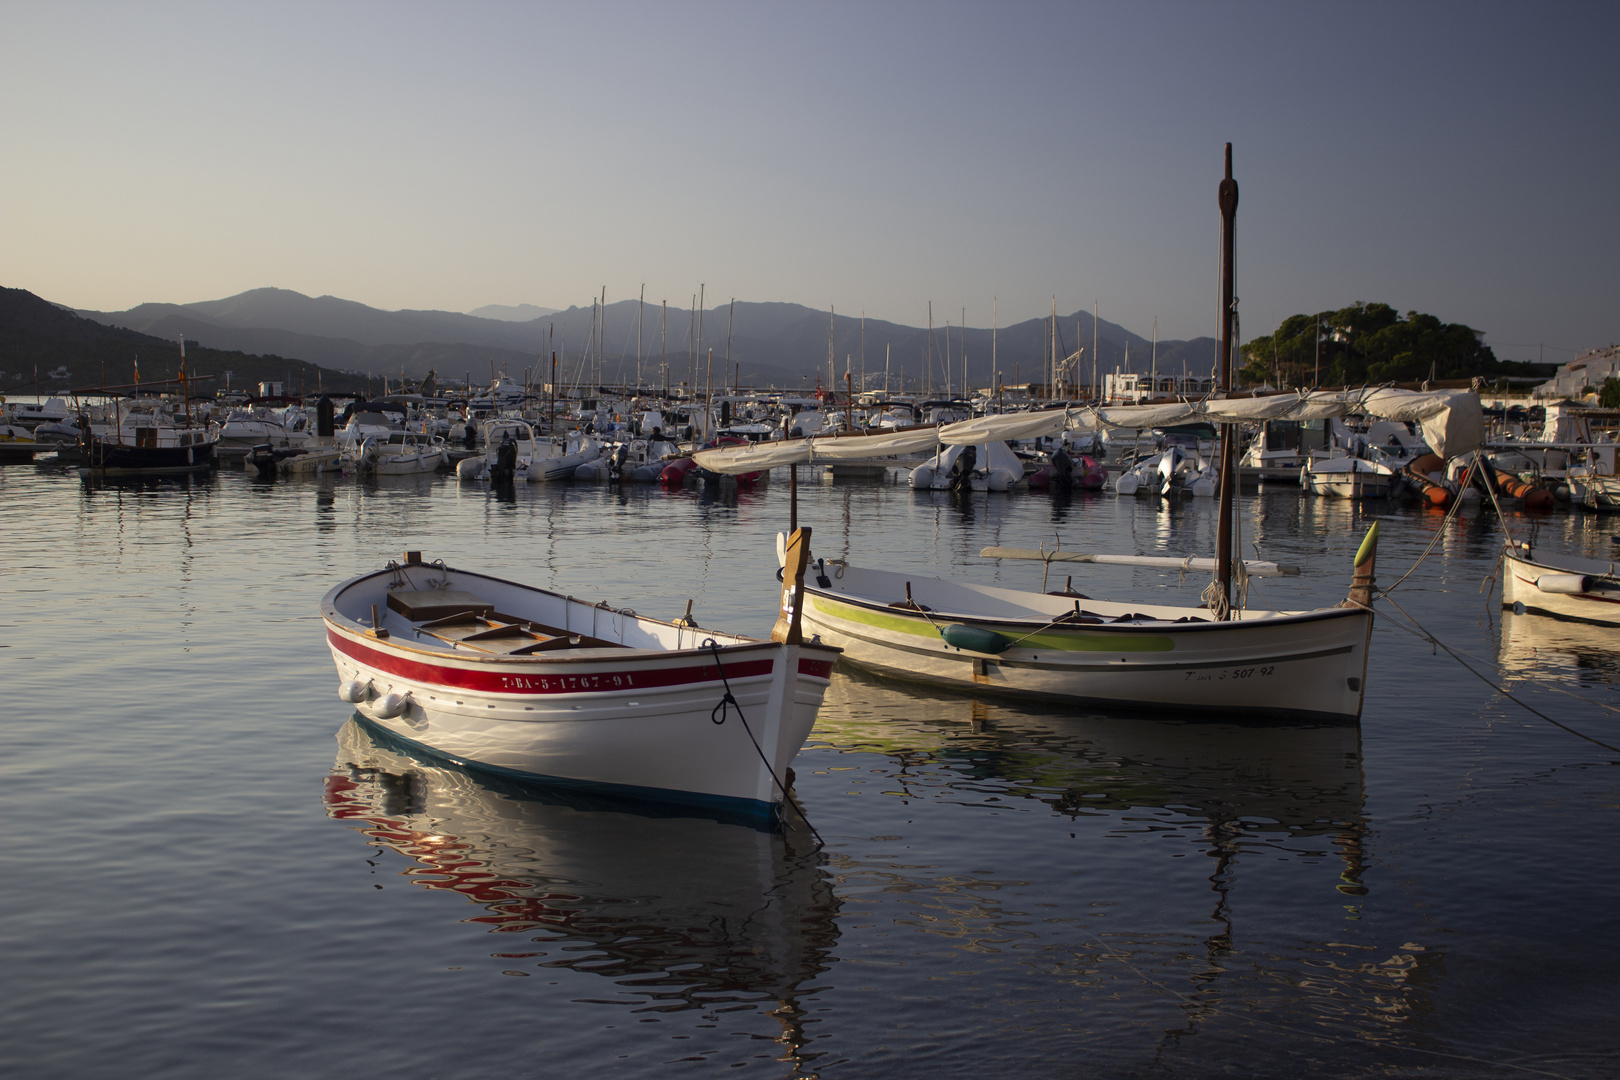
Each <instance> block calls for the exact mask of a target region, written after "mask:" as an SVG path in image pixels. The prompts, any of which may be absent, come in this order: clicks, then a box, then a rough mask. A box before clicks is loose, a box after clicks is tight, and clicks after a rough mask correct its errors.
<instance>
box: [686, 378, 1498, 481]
mask: <svg viewBox="0 0 1620 1080" xmlns="http://www.w3.org/2000/svg"><path fill="white" fill-rule="evenodd" d="M1347 415H1366V416H1376V417H1379V418H1381V419H1385V420H1398V421H1401V422H1403V423H1404V422H1409V421H1410V422H1415V423H1417V424H1419V425H1421V427H1422V430H1423V437H1424V439H1425V441H1427V442H1428V444H1429V447H1430V449H1432V450H1433V451H1434V452H1435V453H1437V454H1439V455H1441V456H1442V457H1455V456H1457V455H1458V454H1463V453H1467V452H1468V451H1470V450H1473V449H1475V448H1476V447H1478V446H1479V444H1480V442H1481V441H1482V440H1483V439H1484V437H1485V419H1484V414H1483V413H1482V412H1481V411H1480V405H1479V396H1478V395H1477V394H1474V393H1472V392H1471V391H1467V390H1430V391H1418V390H1394V389H1385V388H1381V387H1367V388H1363V389H1360V390H1317V391H1314V392H1310V393H1305V392H1301V393H1298V394H1274V395H1271V396H1268V397H1258V398H1222V399H1217V398H1209V399H1205V400H1202V401H1175V402H1165V403H1163V404H1158V405H1114V406H1102V407H1097V406H1078V407H1072V408H1069V409H1047V410H1043V411H1039V412H1021V413H1004V414H1001V415H998V416H981V417H979V418H978V419H976V420H964V421H962V422H960V423H956V424H945V425H943V426H940V427H935V428H925V429H922V430H917V431H904V432H897V433H892V434H883V435H855V436H842V437H832V436H821V437H815V436H812V437H811V438H808V439H787V440H783V441H781V442H769V443H767V442H761V443H756V444H755V445H753V446H737V447H727V448H724V449H720V450H700V451H698V452H697V453H696V454H694V455H692V456H693V458H694V459H695V460H696V461H697V463H698V465H699V466H701V467H702V468H705V469H708V470H710V471H712V472H719V473H746V472H753V471H755V470H757V469H771V468H775V467H776V466H778V465H792V464H795V463H797V462H801V461H865V460H869V459H872V458H881V457H891V456H895V455H901V454H906V455H910V454H918V453H922V452H925V451H930V450H937V448H938V447H940V446H965V445H968V444H975V445H978V444H983V443H986V442H992V441H1002V440H1016V439H1034V438H1039V437H1041V436H1043V435H1056V434H1059V433H1060V432H1063V431H1065V430H1068V431H1079V432H1091V431H1139V430H1143V429H1147V428H1159V427H1168V426H1170V425H1172V424H1195V423H1199V422H1206V423H1216V424H1219V423H1239V424H1242V423H1251V424H1252V423H1259V422H1260V421H1262V420H1323V419H1327V418H1329V417H1334V416H1347Z"/></svg>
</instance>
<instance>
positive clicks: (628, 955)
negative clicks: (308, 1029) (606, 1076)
mask: <svg viewBox="0 0 1620 1080" xmlns="http://www.w3.org/2000/svg"><path fill="white" fill-rule="evenodd" d="M338 745H339V751H338V756H337V761H336V763H335V764H334V766H333V769H332V772H331V774H330V775H329V776H328V777H327V779H326V789H325V802H326V810H327V815H328V816H329V817H331V818H333V819H335V820H338V821H343V822H345V823H347V824H349V825H350V826H351V827H353V828H355V829H356V830H357V831H359V832H360V833H361V835H363V836H364V837H365V838H366V840H367V842H368V843H371V844H373V845H376V846H377V847H381V848H386V849H389V850H392V851H395V852H397V853H399V854H400V855H403V856H405V857H406V858H407V859H409V860H411V861H412V862H413V863H415V865H414V866H413V867H411V868H410V869H409V870H407V871H405V876H406V877H407V878H409V879H410V880H411V881H413V882H414V883H415V884H417V885H420V886H421V887H423V888H425V889H430V890H435V891H442V892H448V893H454V894H457V895H459V896H461V897H464V898H465V899H466V900H468V901H470V902H472V903H473V904H475V905H478V906H479V907H480V908H482V911H481V912H480V913H478V914H476V915H471V916H468V917H467V918H466V919H464V920H463V921H465V922H469V923H474V924H478V925H481V926H484V927H486V928H487V929H488V930H489V932H490V933H496V934H510V935H514V936H515V937H522V938H523V939H524V940H522V941H521V943H520V942H517V941H514V942H513V943H512V944H511V945H508V946H505V947H503V948H502V951H501V952H500V953H498V954H497V955H499V956H502V957H507V958H514V959H521V960H523V961H525V966H526V967H532V968H539V969H547V968H567V969H572V970H574V971H580V972H588V973H590V974H593V975H599V976H603V977H605V978H608V979H611V980H612V981H613V982H614V983H615V984H616V986H617V991H616V996H615V997H614V998H613V999H612V1000H611V1001H605V1000H604V1001H603V1002H602V1003H603V1004H613V1005H631V1006H633V1007H634V1006H640V1007H642V1008H649V1007H650V1008H653V1009H655V1010H656V1011H658V1012H678V1011H682V1010H687V1009H704V1010H723V1011H730V1010H731V1009H735V1008H736V1007H738V1006H744V1007H747V1006H757V1007H760V1008H762V1009H765V1010H766V1011H769V1012H770V1014H771V1015H772V1016H774V1017H775V1018H776V1019H777V1020H778V1022H780V1024H781V1025H782V1037H781V1040H780V1041H781V1042H782V1044H783V1046H784V1047H785V1050H786V1055H785V1056H786V1057H788V1058H790V1059H793V1060H802V1056H803V1055H802V1051H803V1047H804V1045H805V1042H806V1041H807V1040H806V1036H805V1034H804V1031H803V1018H804V1017H803V1013H804V1010H803V1009H802V1007H801V1005H800V1002H799V999H798V991H799V987H800V986H802V985H804V984H805V983H806V982H807V981H808V980H810V979H812V978H813V977H814V976H816V975H817V974H819V973H821V972H823V971H825V970H826V969H827V965H828V963H829V954H830V952H831V950H832V948H833V946H834V944H835V943H836V941H837V937H838V928H837V922H836V916H837V912H838V901H837V898H836V897H835V896H834V894H833V889H832V883H831V881H830V879H829V877H828V875H827V872H826V870H825V869H824V868H823V864H824V862H825V858H824V857H823V856H822V855H821V854H820V853H819V851H818V850H817V849H816V845H815V843H814V839H813V837H812V836H811V834H810V832H809V830H808V829H807V828H806V827H805V826H804V822H803V819H802V817H801V816H800V815H798V814H796V813H789V814H788V815H787V817H788V818H790V819H791V821H790V822H789V824H788V826H787V827H785V828H783V829H780V830H777V831H771V830H766V829H756V828H750V827H748V826H745V825H739V824H733V823H728V822H723V821H717V820H714V819H713V818H709V817H705V816H702V815H701V812H700V811H690V812H689V811H686V810H684V809H683V808H681V807H679V806H673V805H672V806H669V807H660V806H653V805H649V806H647V807H645V808H643V807H641V806H640V804H636V805H635V806H634V807H632V806H631V804H627V803H625V802H623V801H619V800H612V799H607V798H598V797H593V796H590V795H581V794H579V793H574V792H562V791H554V790H550V789H544V788H537V787H536V788H531V787H526V786H522V785H517V784H512V783H509V782H506V781H504V780H500V779H496V778H493V777H486V776H483V775H481V774H479V775H474V774H471V773H468V772H466V771H463V770H461V769H457V768H454V767H451V766H449V765H447V764H440V763H431V762H429V761H426V760H423V759H419V758H416V757H413V756H411V755H409V754H407V753H405V752H404V750H403V748H400V747H397V746H395V745H394V744H393V743H391V742H390V741H389V740H388V738H387V735H386V734H385V733H382V732H378V731H375V730H373V729H371V728H368V727H366V726H363V725H361V724H360V723H357V722H356V721H354V720H350V721H349V722H348V723H347V724H345V725H344V726H343V728H342V730H340V731H339V733H338ZM638 811H639V812H638Z"/></svg>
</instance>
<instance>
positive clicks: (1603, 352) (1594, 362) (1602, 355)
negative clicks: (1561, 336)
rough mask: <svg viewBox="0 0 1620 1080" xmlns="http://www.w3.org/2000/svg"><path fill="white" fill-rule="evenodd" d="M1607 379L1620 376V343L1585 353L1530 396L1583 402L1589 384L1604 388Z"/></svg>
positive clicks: (1594, 388) (1619, 377)
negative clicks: (1604, 381) (1619, 344)
mask: <svg viewBox="0 0 1620 1080" xmlns="http://www.w3.org/2000/svg"><path fill="white" fill-rule="evenodd" d="M1605 379H1620V346H1616V345H1610V346H1609V347H1608V348H1606V349H1592V350H1591V351H1590V352H1585V353H1582V354H1581V355H1580V356H1577V357H1576V358H1575V359H1573V360H1571V361H1570V362H1569V363H1567V364H1565V365H1564V366H1563V367H1560V368H1559V369H1558V371H1557V373H1555V374H1554V375H1553V377H1552V378H1550V379H1548V380H1547V381H1546V382H1544V383H1542V384H1541V385H1540V386H1538V387H1536V388H1535V389H1534V390H1532V391H1531V392H1530V396H1531V397H1532V398H1537V399H1541V400H1543V401H1547V400H1556V399H1558V398H1568V399H1570V400H1571V401H1580V400H1581V398H1583V397H1584V396H1585V395H1586V392H1587V391H1586V388H1587V387H1589V386H1590V387H1592V388H1593V390H1601V389H1602V388H1603V380H1605Z"/></svg>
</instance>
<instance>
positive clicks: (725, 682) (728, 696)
mask: <svg viewBox="0 0 1620 1080" xmlns="http://www.w3.org/2000/svg"><path fill="white" fill-rule="evenodd" d="M703 648H705V649H708V650H709V651H710V652H712V653H713V654H714V666H715V669H716V670H718V671H719V672H720V685H721V686H723V687H725V696H724V697H722V698H721V699H720V703H719V704H718V705H716V706H715V707H714V710H713V711H712V712H710V713H709V720H710V722H711V723H713V724H716V725H719V724H724V723H725V722H726V719H727V717H728V715H729V714H730V711H731V709H732V708H733V707H735V708H736V710H737V719H738V720H741V721H742V726H743V730H744V731H745V732H747V733H748V741H749V742H751V743H753V744H754V753H756V754H758V755H759V760H760V762H761V763H762V764H764V766H765V771H766V772H767V773H769V774H770V777H771V783H773V784H775V785H776V790H778V791H780V792H781V793H782V802H783V803H785V804H787V805H789V806H791V807H793V809H794V811H795V812H796V813H798V815H799V820H800V821H802V822H804V824H805V826H806V827H807V828H808V829H809V830H810V832H811V834H812V835H814V836H815V838H816V844H817V845H818V846H820V847H826V846H827V841H825V840H823V839H822V838H821V833H820V832H818V831H817V830H816V827H815V826H814V825H812V824H811V823H810V819H809V818H808V817H806V816H805V814H804V808H803V807H801V806H800V805H799V804H798V803H797V802H795V801H794V800H793V797H792V796H791V795H789V794H788V789H787V787H786V785H784V784H783V783H782V781H781V780H779V779H778V778H777V776H776V768H775V766H773V765H772V764H771V763H770V761H769V760H768V759H767V758H766V757H765V751H763V750H761V749H760V747H759V740H758V739H756V738H754V729H753V728H751V727H749V726H748V717H746V716H744V715H743V710H742V704H741V703H740V702H738V700H737V696H736V695H735V694H733V693H732V692H731V680H730V679H728V678H726V668H725V665H724V664H722V663H721V662H720V643H719V642H718V641H715V640H714V638H706V639H704V642H703ZM788 692H789V693H791V692H792V690H791V688H790V689H789V691H788ZM717 716H718V719H716V717H717Z"/></svg>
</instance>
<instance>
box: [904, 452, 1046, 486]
mask: <svg viewBox="0 0 1620 1080" xmlns="http://www.w3.org/2000/svg"><path fill="white" fill-rule="evenodd" d="M1023 480H1024V463H1023V462H1022V461H1020V460H1019V458H1018V455H1017V454H1015V453H1013V452H1012V449H1011V448H1010V447H1008V446H1007V444H1006V443H1005V442H986V443H980V444H979V445H977V446H973V445H968V446H947V447H945V448H944V449H943V450H941V451H940V452H939V453H937V454H935V455H934V456H933V457H931V458H929V459H928V460H927V461H925V462H923V463H922V464H921V465H918V466H917V467H916V468H915V469H912V470H911V486H912V487H914V488H917V489H919V490H922V491H945V490H947V489H950V490H959V489H962V488H970V489H971V490H973V491H1010V490H1012V489H1013V488H1015V487H1017V486H1018V485H1019V484H1021V483H1023Z"/></svg>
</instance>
